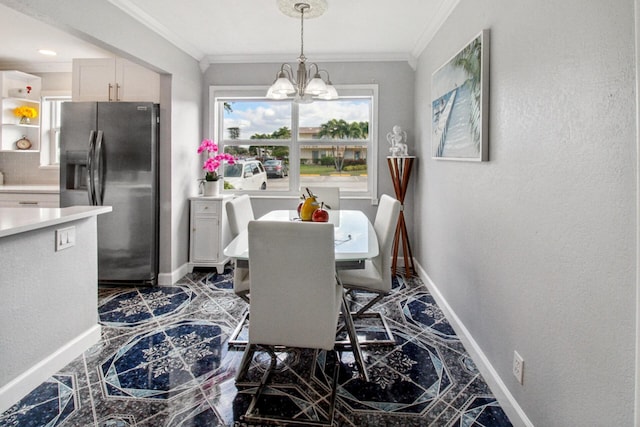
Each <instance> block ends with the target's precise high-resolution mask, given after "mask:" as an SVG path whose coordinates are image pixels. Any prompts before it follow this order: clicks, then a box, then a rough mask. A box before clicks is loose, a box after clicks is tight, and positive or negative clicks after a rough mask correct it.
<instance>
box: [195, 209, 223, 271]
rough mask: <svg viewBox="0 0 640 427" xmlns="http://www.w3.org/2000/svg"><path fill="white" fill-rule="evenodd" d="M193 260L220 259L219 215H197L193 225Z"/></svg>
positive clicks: (207, 260)
mask: <svg viewBox="0 0 640 427" xmlns="http://www.w3.org/2000/svg"><path fill="white" fill-rule="evenodd" d="M191 239H192V240H191V241H192V245H193V247H192V249H193V254H192V260H191V261H192V262H215V261H217V260H218V247H219V246H220V242H219V241H218V217H217V216H201V215H196V217H195V221H194V224H192V225H191Z"/></svg>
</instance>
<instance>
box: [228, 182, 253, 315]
mask: <svg viewBox="0 0 640 427" xmlns="http://www.w3.org/2000/svg"><path fill="white" fill-rule="evenodd" d="M226 209H227V220H228V221H229V228H230V229H231V237H232V238H234V237H236V236H237V235H238V234H240V233H241V232H242V231H243V230H246V229H247V225H249V221H253V220H254V219H255V217H254V214H253V208H252V207H251V198H250V197H249V196H248V195H247V194H243V195H241V196H238V197H236V198H234V199H232V200H230V201H229V202H227V207H226ZM250 288H251V280H250V277H249V269H248V268H241V267H238V265H237V262H236V263H235V264H234V268H233V291H234V292H235V294H236V295H238V296H239V297H240V298H242V299H243V300H245V301H247V302H249V296H248V294H249V291H250Z"/></svg>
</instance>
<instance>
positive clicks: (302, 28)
mask: <svg viewBox="0 0 640 427" xmlns="http://www.w3.org/2000/svg"><path fill="white" fill-rule="evenodd" d="M306 9H307V7H306V6H305V5H301V6H300V57H301V58H304V11H305V10H306Z"/></svg>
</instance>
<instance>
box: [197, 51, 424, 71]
mask: <svg viewBox="0 0 640 427" xmlns="http://www.w3.org/2000/svg"><path fill="white" fill-rule="evenodd" d="M404 61H406V62H407V63H408V64H409V65H410V66H411V67H412V68H413V69H415V65H416V63H417V58H415V57H413V56H412V55H411V54H408V53H357V54H349V53H332V54H320V55H316V54H311V55H309V57H308V58H307V62H315V63H323V62H404ZM295 62H296V56H295V54H290V55H285V54H253V55H251V54H248V55H206V56H205V57H204V58H203V59H202V61H201V62H200V67H201V68H203V67H204V66H205V64H206V65H207V66H208V65H209V64H263V63H264V64H272V63H277V64H281V63H292V64H293V63H295ZM205 69H206V67H205Z"/></svg>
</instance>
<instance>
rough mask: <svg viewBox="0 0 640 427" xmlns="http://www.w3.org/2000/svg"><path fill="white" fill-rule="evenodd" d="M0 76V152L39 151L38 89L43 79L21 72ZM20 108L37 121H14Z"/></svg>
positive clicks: (5, 72)
mask: <svg viewBox="0 0 640 427" xmlns="http://www.w3.org/2000/svg"><path fill="white" fill-rule="evenodd" d="M0 74H1V77H0V93H1V94H2V97H1V99H0V110H1V111H2V124H1V125H0V126H1V127H2V129H1V132H0V151H13V152H34V151H40V88H41V86H42V83H41V82H42V79H41V78H40V77H38V76H34V75H31V74H27V73H23V72H21V71H1V72H0ZM23 106H24V107H31V108H33V109H34V110H35V111H36V113H37V117H34V118H31V119H29V120H30V123H21V122H20V117H16V115H15V114H14V110H15V109H16V108H17V107H23ZM25 139H26V140H27V141H28V142H26V141H25ZM21 140H22V141H21ZM18 141H21V144H17V142H18ZM23 143H24V144H23Z"/></svg>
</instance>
